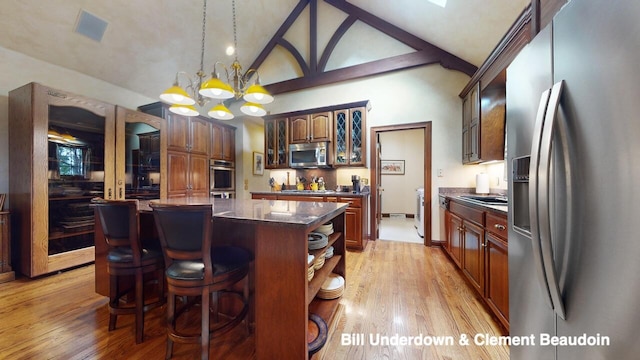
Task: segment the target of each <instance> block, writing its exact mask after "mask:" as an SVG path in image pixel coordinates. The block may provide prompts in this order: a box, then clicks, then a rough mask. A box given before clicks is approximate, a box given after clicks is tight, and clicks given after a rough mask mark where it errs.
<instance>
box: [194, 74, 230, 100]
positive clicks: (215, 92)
mask: <svg viewBox="0 0 640 360" xmlns="http://www.w3.org/2000/svg"><path fill="white" fill-rule="evenodd" d="M198 92H199V93H200V95H202V96H206V97H208V98H213V99H231V98H232V97H233V96H234V91H233V88H232V87H231V85H229V84H227V83H225V82H224V81H222V80H220V79H218V77H217V76H213V77H212V78H211V79H209V80H207V81H205V82H204V83H202V86H200V90H199V91H198Z"/></svg>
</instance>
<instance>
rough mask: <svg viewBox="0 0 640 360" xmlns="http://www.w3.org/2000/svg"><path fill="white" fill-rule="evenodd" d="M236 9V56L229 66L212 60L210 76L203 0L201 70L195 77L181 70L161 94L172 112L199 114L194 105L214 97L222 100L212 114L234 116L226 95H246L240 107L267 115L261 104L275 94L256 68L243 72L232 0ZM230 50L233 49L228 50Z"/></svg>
mask: <svg viewBox="0 0 640 360" xmlns="http://www.w3.org/2000/svg"><path fill="white" fill-rule="evenodd" d="M232 9H233V46H234V49H233V51H234V52H235V60H234V61H233V63H232V64H231V70H229V69H228V68H227V67H226V66H225V65H224V64H223V63H221V62H216V63H214V64H213V72H212V73H211V76H210V77H209V78H208V79H207V74H206V73H205V72H204V44H205V34H206V25H207V0H204V5H203V9H202V46H201V52H200V70H198V72H197V73H196V76H195V77H191V76H190V75H189V74H188V73H186V72H184V71H178V72H177V73H176V78H175V81H174V83H173V86H171V87H170V88H169V89H167V90H165V91H164V92H163V93H162V94H160V100H162V101H164V102H166V103H169V104H171V107H170V108H169V110H170V111H171V112H173V113H176V114H179V115H186V116H198V115H200V113H199V112H198V110H197V109H196V108H195V106H194V105H195V104H196V103H197V104H198V105H199V106H200V107H203V106H204V105H205V104H206V103H208V102H209V101H211V100H212V99H217V100H219V102H218V104H217V105H215V106H214V107H212V108H211V109H210V110H209V112H208V113H207V114H208V115H209V116H211V117H212V118H215V119H219V120H230V119H233V117H234V116H233V113H232V112H231V111H230V110H229V109H228V108H227V107H226V106H225V105H224V103H223V101H224V100H226V99H232V98H234V99H235V100H239V99H241V98H242V99H244V100H245V101H246V102H245V103H244V104H243V105H242V106H241V107H240V110H241V111H242V112H243V113H244V114H246V115H249V116H264V115H266V114H267V111H266V110H265V109H264V107H263V106H262V105H263V104H268V103H270V102H272V101H273V96H271V94H269V92H268V91H267V90H266V89H265V88H264V87H262V85H260V75H258V72H257V71H256V70H255V69H249V70H247V71H246V72H245V73H242V66H241V65H240V62H238V53H237V48H238V38H237V34H236V2H235V0H233V1H232ZM227 53H228V54H229V53H230V50H229V49H228V50H227ZM229 55H230V54H229ZM218 66H221V67H222V68H223V69H224V71H225V75H226V79H225V80H226V81H223V80H221V79H220V74H219V73H218V71H217V69H218ZM253 75H255V78H256V80H255V82H254V83H253V84H250V80H251V77H252V76H253ZM180 79H186V81H187V83H186V86H185V87H184V88H183V87H181V86H180V82H179V80H180Z"/></svg>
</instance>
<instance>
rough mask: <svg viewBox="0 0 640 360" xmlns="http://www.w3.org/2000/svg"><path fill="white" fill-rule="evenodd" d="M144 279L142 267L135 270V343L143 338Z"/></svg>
mask: <svg viewBox="0 0 640 360" xmlns="http://www.w3.org/2000/svg"><path fill="white" fill-rule="evenodd" d="M143 290H144V281H143V276H142V269H138V270H136V344H140V343H142V340H143V339H144V291H143Z"/></svg>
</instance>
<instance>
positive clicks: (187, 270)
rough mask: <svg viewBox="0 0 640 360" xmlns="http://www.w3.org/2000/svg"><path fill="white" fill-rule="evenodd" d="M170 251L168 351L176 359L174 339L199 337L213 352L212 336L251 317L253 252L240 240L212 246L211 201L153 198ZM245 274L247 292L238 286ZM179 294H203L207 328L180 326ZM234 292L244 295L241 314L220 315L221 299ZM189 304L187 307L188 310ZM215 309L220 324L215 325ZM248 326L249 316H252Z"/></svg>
mask: <svg viewBox="0 0 640 360" xmlns="http://www.w3.org/2000/svg"><path fill="white" fill-rule="evenodd" d="M151 207H152V209H153V216H154V219H155V222H156V226H157V228H158V234H159V236H160V243H161V245H162V250H163V253H164V256H165V267H166V271H165V276H166V278H167V296H168V299H167V328H168V331H167V353H166V359H170V358H171V356H172V353H173V343H174V342H180V343H198V342H200V347H201V354H200V356H201V358H202V359H208V358H209V342H210V339H211V338H212V337H213V336H215V335H221V334H223V333H225V332H228V331H230V330H232V329H233V328H234V327H235V326H237V325H238V324H239V323H240V322H242V320H243V319H245V318H246V315H247V312H248V309H249V279H248V274H249V265H250V263H251V261H253V255H252V254H251V253H250V252H249V251H247V250H245V249H243V248H241V247H235V246H221V247H214V248H212V246H211V243H212V239H211V237H212V235H213V234H212V207H211V205H159V204H153V203H151ZM243 279H244V280H245V281H244V284H243V290H242V292H241V293H240V292H234V291H232V290H231V288H232V286H233V285H234V284H236V283H238V282H240V281H241V280H243ZM176 296H179V297H198V296H199V297H200V298H201V324H200V325H201V329H200V332H199V334H196V335H193V334H187V333H185V331H184V329H177V326H176V320H177V319H178V317H179V316H180V315H181V314H182V311H180V312H176ZM221 296H230V297H231V298H232V299H233V301H239V304H241V310H239V311H238V313H237V315H235V316H234V315H229V314H225V316H224V318H225V320H223V321H218V320H219V319H218V318H219V312H218V299H219V297H221ZM187 307H188V306H185V307H183V308H182V310H184V309H185V308H187ZM210 315H213V317H214V320H215V324H214V326H213V327H211V326H210ZM247 327H248V320H247Z"/></svg>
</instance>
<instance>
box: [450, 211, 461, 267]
mask: <svg viewBox="0 0 640 360" xmlns="http://www.w3.org/2000/svg"><path fill="white" fill-rule="evenodd" d="M447 226H448V227H449V229H448V231H447V234H448V239H447V243H448V246H447V247H448V250H449V256H451V259H453V262H455V263H456V265H457V266H458V267H462V219H460V218H459V217H458V216H456V215H454V214H451V213H450V212H449V222H448V225H447Z"/></svg>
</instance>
